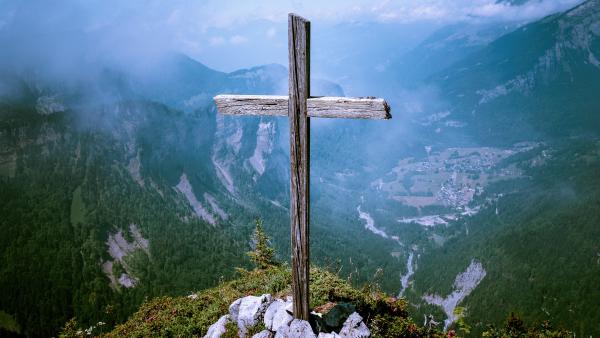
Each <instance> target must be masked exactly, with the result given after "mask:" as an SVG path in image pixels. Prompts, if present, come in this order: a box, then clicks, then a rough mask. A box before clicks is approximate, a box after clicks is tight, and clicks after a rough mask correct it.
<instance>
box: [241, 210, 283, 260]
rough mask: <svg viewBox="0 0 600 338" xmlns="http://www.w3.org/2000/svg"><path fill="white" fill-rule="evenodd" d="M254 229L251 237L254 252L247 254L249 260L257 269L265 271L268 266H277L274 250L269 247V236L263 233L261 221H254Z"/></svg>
mask: <svg viewBox="0 0 600 338" xmlns="http://www.w3.org/2000/svg"><path fill="white" fill-rule="evenodd" d="M255 223H256V228H255V229H254V234H253V235H252V241H253V242H254V250H252V251H250V252H248V256H250V260H251V261H252V263H254V265H256V267H257V268H258V269H266V268H268V267H270V266H274V265H277V262H276V261H275V249H273V248H272V247H271V246H270V245H269V236H267V234H266V233H265V231H264V229H263V226H262V220H261V219H256V221H255Z"/></svg>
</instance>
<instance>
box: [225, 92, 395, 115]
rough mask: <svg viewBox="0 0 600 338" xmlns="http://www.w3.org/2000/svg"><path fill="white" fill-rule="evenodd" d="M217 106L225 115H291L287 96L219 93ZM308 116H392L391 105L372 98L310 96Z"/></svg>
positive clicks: (382, 100)
mask: <svg viewBox="0 0 600 338" xmlns="http://www.w3.org/2000/svg"><path fill="white" fill-rule="evenodd" d="M214 100H215V103H216V104H217V109H218V110H219V112H220V113H221V114H226V115H274V116H288V97H287V96H275V95H217V96H215V97H214ZM307 105H308V116H309V117H325V118H349V119H389V118H391V117H392V115H391V114H390V106H389V105H388V104H387V102H385V100H384V99H380V98H372V97H330V96H322V97H311V98H309V99H308V100H307Z"/></svg>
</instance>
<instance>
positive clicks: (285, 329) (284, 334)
mask: <svg viewBox="0 0 600 338" xmlns="http://www.w3.org/2000/svg"><path fill="white" fill-rule="evenodd" d="M275 338H317V336H316V335H315V333H314V332H313V330H312V328H311V327H310V324H309V323H308V322H307V321H305V320H301V319H294V320H292V322H291V323H290V325H289V326H281V327H280V328H279V331H277V333H276V334H275Z"/></svg>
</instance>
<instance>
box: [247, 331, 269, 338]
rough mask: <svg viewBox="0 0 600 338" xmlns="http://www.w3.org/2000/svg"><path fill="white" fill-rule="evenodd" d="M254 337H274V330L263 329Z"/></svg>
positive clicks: (253, 337)
mask: <svg viewBox="0 0 600 338" xmlns="http://www.w3.org/2000/svg"><path fill="white" fill-rule="evenodd" d="M252 338H273V332H271V331H269V330H262V331H260V332H259V333H257V334H255V335H254V336H252Z"/></svg>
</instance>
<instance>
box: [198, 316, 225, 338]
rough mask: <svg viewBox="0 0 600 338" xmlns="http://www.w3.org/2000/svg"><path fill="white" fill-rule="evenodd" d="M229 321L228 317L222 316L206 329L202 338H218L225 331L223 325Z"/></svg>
mask: <svg viewBox="0 0 600 338" xmlns="http://www.w3.org/2000/svg"><path fill="white" fill-rule="evenodd" d="M230 321H231V318H230V316H229V315H224V316H222V317H221V318H219V320H217V321H216V322H215V323H214V324H213V325H211V326H210V327H209V328H208V332H207V333H206V335H205V336H204V338H220V337H221V336H222V335H223V334H224V333H225V331H226V329H225V325H227V323H229V322H230Z"/></svg>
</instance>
